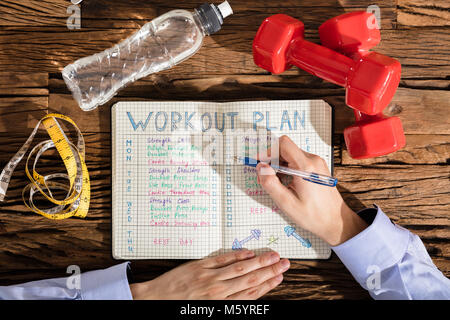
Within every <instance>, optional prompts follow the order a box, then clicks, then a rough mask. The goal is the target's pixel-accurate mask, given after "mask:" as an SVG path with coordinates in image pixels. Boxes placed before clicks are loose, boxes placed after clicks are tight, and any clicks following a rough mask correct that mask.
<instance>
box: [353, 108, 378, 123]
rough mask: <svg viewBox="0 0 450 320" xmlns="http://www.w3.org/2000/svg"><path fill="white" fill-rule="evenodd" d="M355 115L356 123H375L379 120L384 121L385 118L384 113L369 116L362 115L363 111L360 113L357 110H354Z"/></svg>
mask: <svg viewBox="0 0 450 320" xmlns="http://www.w3.org/2000/svg"><path fill="white" fill-rule="evenodd" d="M353 113H354V114H355V121H356V122H370V121H375V120H377V119H384V118H385V116H383V113H377V114H374V115H368V114H365V113H362V112H361V111H358V110H356V109H353Z"/></svg>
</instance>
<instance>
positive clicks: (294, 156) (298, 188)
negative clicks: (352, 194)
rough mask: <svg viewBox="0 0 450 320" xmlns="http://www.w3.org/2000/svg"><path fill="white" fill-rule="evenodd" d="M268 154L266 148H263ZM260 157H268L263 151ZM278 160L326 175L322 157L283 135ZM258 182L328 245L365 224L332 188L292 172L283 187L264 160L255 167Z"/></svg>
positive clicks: (279, 204)
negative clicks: (290, 180) (304, 149)
mask: <svg viewBox="0 0 450 320" xmlns="http://www.w3.org/2000/svg"><path fill="white" fill-rule="evenodd" d="M267 156H268V157H269V158H270V149H269V150H268V151H267ZM259 160H261V161H265V160H268V159H266V158H265V156H264V155H261V156H260V159H259ZM279 162H280V165H282V166H286V167H288V168H292V169H296V170H302V171H306V172H315V173H319V174H324V175H330V171H329V170H328V167H327V164H326V162H325V160H323V159H322V158H320V157H319V156H316V155H313V154H311V153H308V152H305V151H303V150H301V149H300V148H298V147H297V145H296V144H295V143H294V142H293V141H292V140H291V139H289V137H287V136H282V137H280V138H279ZM256 169H257V171H258V183H260V184H261V186H262V187H263V189H264V190H265V191H266V192H267V193H268V194H269V195H270V197H271V198H272V199H273V200H274V201H275V203H276V204H277V205H278V207H279V208H280V209H281V210H282V211H283V212H284V213H286V214H287V215H289V216H290V217H291V219H293V220H294V222H295V223H296V224H297V225H298V226H300V227H302V228H303V229H306V230H309V231H311V232H312V233H314V234H316V235H318V236H319V237H321V238H322V239H323V240H325V241H326V242H327V243H328V244H330V245H331V246H336V245H339V244H341V243H343V242H345V241H346V240H348V239H350V238H352V237H354V236H355V235H357V234H358V233H360V232H361V231H362V230H364V229H365V228H366V227H367V224H366V223H365V222H364V220H362V219H361V218H360V217H359V216H358V215H357V214H356V213H355V212H354V211H352V210H351V209H350V208H349V207H348V206H347V204H346V203H345V202H344V200H343V199H342V197H341V195H340V193H339V191H338V190H337V189H336V188H330V187H328V186H323V185H320V184H316V183H311V182H309V181H306V180H304V179H302V178H300V177H297V176H293V177H292V182H291V183H290V184H289V185H288V186H287V187H286V186H284V185H283V184H282V183H281V181H280V179H279V178H278V177H277V175H276V172H275V171H274V169H273V168H272V167H270V165H268V164H267V163H263V162H260V163H259V164H258V165H257V167H256Z"/></svg>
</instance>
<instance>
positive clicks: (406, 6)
mask: <svg viewBox="0 0 450 320" xmlns="http://www.w3.org/2000/svg"><path fill="white" fill-rule="evenodd" d="M397 6H398V7H397V23H398V25H399V27H400V28H405V27H430V26H449V25H450V3H449V2H448V1H446V0H432V1H427V0H398V1H397Z"/></svg>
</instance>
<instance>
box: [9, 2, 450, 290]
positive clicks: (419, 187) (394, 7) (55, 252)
mask: <svg viewBox="0 0 450 320" xmlns="http://www.w3.org/2000/svg"><path fill="white" fill-rule="evenodd" d="M370 4H377V5H378V6H380V7H381V19H382V42H381V43H380V45H379V46H378V47H376V48H375V50H376V51H379V52H381V53H384V54H386V55H389V56H392V57H394V58H397V59H399V61H400V62H401V63H402V81H401V83H400V88H399V90H398V91H397V93H396V95H395V97H394V99H393V101H392V103H391V104H390V105H389V106H388V107H387V108H386V110H385V113H386V114H387V115H389V116H391V115H396V116H399V117H400V118H401V119H402V122H403V126H404V128H405V132H406V133H407V135H406V139H407V145H406V147H405V148H404V149H402V150H400V151H398V152H396V153H393V154H390V155H387V156H384V157H379V158H375V159H367V160H363V161H356V160H354V159H351V158H350V157H349V155H348V153H347V150H346V147H345V143H344V139H343V136H342V131H343V130H344V128H345V127H347V126H349V125H351V124H352V123H353V121H354V120H353V115H352V111H351V110H350V109H349V108H348V107H346V106H345V91H344V89H342V88H339V87H337V86H335V85H332V84H329V83H325V82H323V81H322V80H320V79H318V78H315V77H313V76H311V75H309V74H307V73H305V72H303V71H301V70H298V69H297V68H292V69H291V70H288V71H286V72H284V73H283V74H281V75H276V76H275V75H270V74H268V73H267V72H266V71H264V70H262V69H260V68H258V67H256V66H255V65H254V63H253V60H252V55H251V42H252V39H253V36H254V33H255V32H256V29H257V28H258V26H259V23H260V22H261V20H262V19H263V18H265V17H266V16H268V15H271V14H274V13H280V12H284V13H288V14H290V15H292V16H295V17H297V18H301V20H303V21H304V22H305V25H306V35H305V37H306V38H308V39H310V40H312V41H314V42H318V35H317V28H318V26H319V25H320V24H321V23H323V22H324V21H325V20H326V19H328V18H331V17H333V16H336V15H338V14H341V13H344V12H349V11H352V10H360V9H364V8H366V7H367V6H368V5H370ZM68 5H69V1H67V0H42V1H35V0H20V1H19V0H5V1H2V2H0V70H1V71H0V147H1V151H2V152H0V168H2V167H3V166H4V165H5V164H6V163H7V162H8V161H9V159H10V158H11V156H12V155H13V154H14V153H15V152H16V151H17V150H18V149H19V148H20V146H21V145H22V144H23V143H24V142H25V140H26V139H27V137H28V135H29V133H30V132H31V130H32V128H33V127H34V125H35V124H36V123H37V121H38V120H39V119H40V118H41V117H42V116H43V115H44V114H46V113H49V112H60V113H63V114H66V115H68V116H70V117H72V118H73V119H74V120H75V121H76V123H77V124H78V125H79V126H80V127H81V129H82V131H83V134H84V137H85V140H86V153H87V159H86V161H87V166H88V168H89V172H90V178H91V181H92V203H91V207H90V210H89V214H88V217H87V218H86V219H84V220H82V219H69V220H64V221H52V220H47V219H45V218H42V217H39V216H37V215H35V214H32V213H30V212H28V211H27V210H26V208H25V207H24V205H23V203H22V200H21V191H22V188H23V187H24V186H25V185H26V183H27V178H26V176H25V172H24V163H21V164H20V165H19V166H18V168H17V170H16V172H15V173H14V176H13V179H12V181H11V185H10V188H9V190H8V194H7V198H6V201H5V202H3V203H0V285H7V284H13V283H18V282H25V281H31V280H37V279H44V278H52V277H59V276H67V274H66V273H65V271H66V268H67V266H69V265H71V264H78V265H79V266H80V267H81V269H82V270H83V271H88V270H94V269H99V268H106V267H108V266H110V265H112V264H115V263H117V261H115V260H113V259H112V257H111V178H110V177H111V162H110V161H111V159H110V155H111V140H110V139H111V136H110V113H109V108H110V106H111V105H112V104H113V103H114V102H116V101H119V100H146V101H155V100H213V101H236V100H267V99H324V100H325V101H327V102H328V103H329V104H330V105H332V106H333V107H334V111H335V120H334V121H335V123H334V128H335V131H334V134H333V144H334V150H333V151H334V165H335V175H336V177H337V178H338V179H339V190H340V192H341V193H342V195H343V197H344V199H345V200H346V202H347V203H349V205H350V206H351V207H352V208H353V209H354V210H358V209H361V208H363V207H365V206H371V205H372V204H377V205H379V206H380V207H382V209H383V210H384V211H385V212H386V213H387V214H388V216H389V217H390V218H391V219H392V220H393V221H394V222H396V223H398V224H400V225H402V226H404V227H406V228H408V229H410V230H411V231H413V232H414V233H416V234H417V235H419V236H420V237H421V238H422V240H423V242H424V244H425V247H426V248H427V251H428V252H429V254H430V256H431V257H432V259H433V262H434V263H435V264H436V265H437V267H438V268H439V269H440V270H442V272H443V273H444V274H445V275H446V276H450V241H449V239H450V228H449V227H450V216H449V212H450V169H449V163H450V162H449V158H450V155H449V153H450V146H449V138H450V131H449V130H450V129H449V128H450V116H449V113H448V107H449V101H450V95H449V92H450V91H449V89H450V78H449V77H450V61H449V59H448V57H449V56H450V27H448V21H449V19H448V3H447V1H439V0H436V1H434V0H433V1H431V2H430V1H426V2H425V1H421V0H397V1H394V0H389V1H374V2H368V1H364V0H338V1H327V0H304V1H297V0H286V1H279V2H273V1H268V0H259V1H257V0H250V1H238V0H234V1H232V5H233V9H234V10H235V14H234V15H233V16H231V17H230V18H228V19H227V22H226V24H224V27H223V29H222V30H221V31H220V32H219V33H218V34H216V35H214V36H213V37H208V38H207V39H206V40H205V43H204V47H203V48H202V49H201V50H200V51H199V52H198V53H197V54H196V55H195V56H194V57H192V58H191V59H189V60H187V61H185V62H183V63H182V64H180V65H178V66H176V67H174V68H173V69H171V70H167V71H164V72H161V73H158V74H155V75H150V76H149V77H146V78H145V79H141V80H139V81H136V82H135V83H133V84H132V85H130V86H128V87H127V88H125V89H123V90H121V91H120V92H119V94H118V95H117V97H115V98H114V99H113V100H112V101H111V102H109V103H107V104H106V105H104V106H102V107H100V108H98V109H96V110H94V111H91V112H83V111H81V109H80V108H79V107H78V106H77V105H76V103H75V101H74V100H73V98H72V96H71V95H70V92H69V91H68V90H67V88H66V86H65V84H64V82H63V80H62V78H61V75H60V71H61V70H62V68H63V67H64V66H65V65H67V64H69V63H71V62H73V61H74V60H76V59H78V58H81V57H84V56H86V55H90V54H93V53H97V52H99V51H100V50H103V49H106V48H108V47H110V46H112V45H113V44H115V43H117V42H118V41H120V40H121V39H124V38H125V37H127V36H128V35H130V34H131V33H133V32H134V31H136V30H137V29H138V28H139V27H140V26H142V25H143V24H144V23H146V22H148V21H150V20H151V19H152V18H154V17H156V16H158V15H160V14H162V13H164V12H166V11H168V10H171V9H175V8H185V9H192V8H193V7H195V6H197V5H198V1H196V0H187V1H182V2H179V1H178V2H174V1H167V0H155V1H150V2H143V1H141V0H130V1H121V0H97V1H95V0H84V1H83V2H82V4H81V10H82V29H80V30H76V31H71V30H68V29H67V27H66V19H67V12H66V9H67V6H68ZM47 138H48V137H47V135H46V133H45V131H44V130H40V131H39V132H38V134H37V137H36V142H38V141H42V140H44V139H47ZM63 169H64V168H63V166H62V164H61V163H60V161H59V159H58V157H57V156H56V155H54V154H51V153H50V154H47V153H46V154H45V155H44V156H43V157H42V161H41V162H40V163H39V168H38V170H39V172H41V173H44V174H45V173H53V172H55V170H63ZM182 262H183V261H181V260H173V261H172V260H156V261H152V260H149V261H136V262H133V264H132V266H133V273H134V275H135V277H136V280H138V281H144V280H148V279H151V278H153V277H156V276H158V275H160V274H161V273H163V272H165V271H168V270H170V269H171V268H173V267H175V266H177V265H179V264H180V263H182ZM265 298H266V299H304V298H309V299H339V298H348V299H368V298H369V296H368V294H367V293H366V292H365V291H364V290H363V289H362V288H361V287H360V286H359V285H358V284H357V283H356V282H355V281H354V280H353V278H352V276H351V275H350V274H349V272H348V271H347V270H346V269H345V267H344V266H343V265H342V263H341V262H340V261H339V259H338V258H337V257H336V255H334V254H333V255H332V257H331V259H329V260H326V261H300V260H295V261H292V267H291V269H290V270H289V272H288V273H287V274H286V275H285V279H284V281H283V283H282V285H281V286H279V287H278V288H277V289H276V290H274V291H272V292H271V293H269V294H268V295H267V296H266V297H265Z"/></svg>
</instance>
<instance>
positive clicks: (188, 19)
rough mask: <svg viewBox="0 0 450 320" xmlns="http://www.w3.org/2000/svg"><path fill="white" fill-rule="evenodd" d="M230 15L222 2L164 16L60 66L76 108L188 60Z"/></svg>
mask: <svg viewBox="0 0 450 320" xmlns="http://www.w3.org/2000/svg"><path fill="white" fill-rule="evenodd" d="M231 14H233V10H232V9H231V7H230V5H229V4H228V2H227V1H225V2H223V3H222V4H220V5H218V6H216V5H214V4H208V3H204V4H202V5H201V6H200V7H198V8H197V9H194V11H193V12H189V11H186V10H172V11H170V12H167V13H166V14H163V15H162V16H160V17H157V18H155V19H154V20H152V21H150V22H148V23H146V24H145V25H144V26H143V27H142V28H141V29H140V30H139V31H137V32H136V33H134V34H133V35H131V36H130V37H128V38H127V39H125V40H123V41H122V42H120V43H119V44H117V45H115V46H114V47H112V48H110V49H107V50H105V51H103V52H101V53H97V54H94V55H92V56H89V57H85V58H82V59H79V60H77V61H75V62H74V63H72V64H70V65H68V66H66V67H65V68H64V69H63V71H62V75H63V78H64V81H65V82H66V84H67V86H68V88H69V89H70V90H71V91H72V94H73V96H74V98H75V100H76V101H77V102H78V104H79V106H80V108H81V109H83V110H84V111H89V110H92V109H95V108H97V107H98V106H99V105H102V104H104V103H106V102H107V101H109V100H110V99H111V98H112V97H113V96H114V95H115V94H116V93H117V91H118V90H119V89H120V88H122V87H124V86H126V85H127V84H129V83H130V82H133V81H135V80H137V79H139V78H142V77H145V76H148V75H149V74H151V73H155V72H159V71H162V70H166V69H169V68H171V67H173V66H174V65H176V64H178V63H180V62H182V61H184V60H186V59H188V58H190V57H191V56H192V55H194V54H195V53H196V52H197V51H198V50H199V49H200V47H201V46H202V42H203V38H204V36H205V35H211V34H213V33H215V32H217V31H219V30H220V29H221V26H222V23H223V19H225V18H226V17H227V16H229V15H231Z"/></svg>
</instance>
